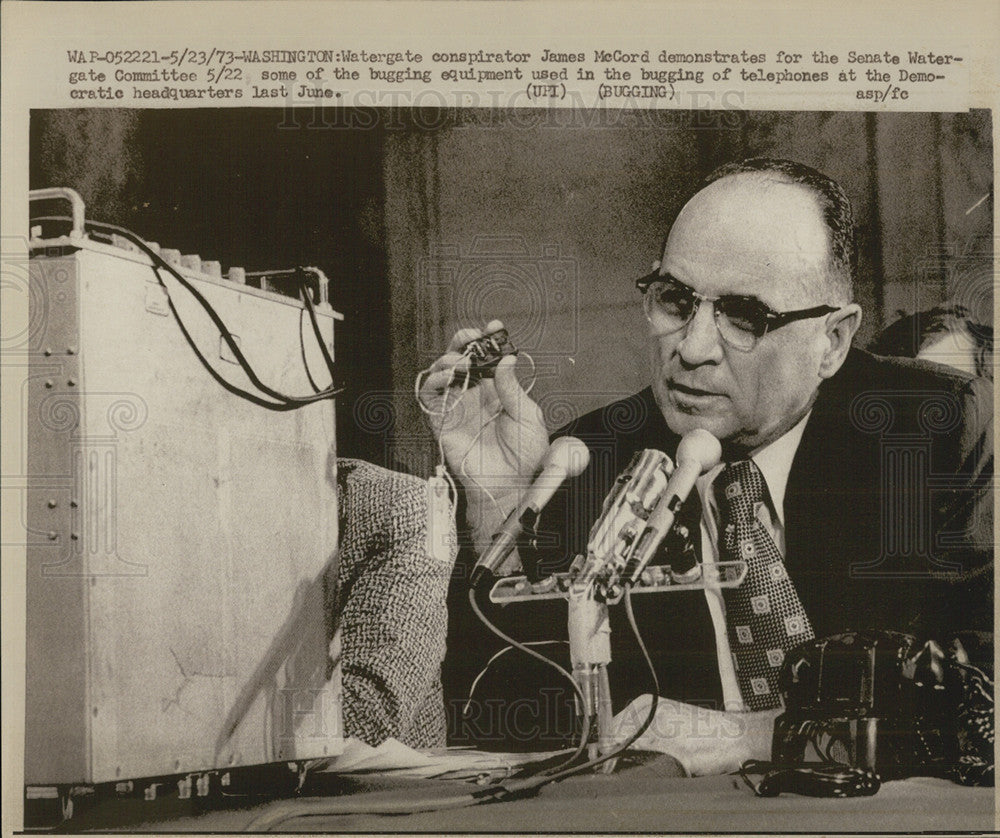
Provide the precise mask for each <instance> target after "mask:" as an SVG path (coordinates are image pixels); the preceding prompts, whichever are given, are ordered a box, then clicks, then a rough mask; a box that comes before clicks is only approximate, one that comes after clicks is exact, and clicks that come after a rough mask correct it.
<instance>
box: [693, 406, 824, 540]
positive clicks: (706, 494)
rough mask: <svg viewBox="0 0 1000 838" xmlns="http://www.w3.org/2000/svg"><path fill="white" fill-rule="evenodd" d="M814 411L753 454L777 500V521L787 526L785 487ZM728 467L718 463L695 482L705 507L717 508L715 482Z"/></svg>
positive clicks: (772, 498)
mask: <svg viewBox="0 0 1000 838" xmlns="http://www.w3.org/2000/svg"><path fill="white" fill-rule="evenodd" d="M811 415H812V411H809V413H807V414H806V415H805V416H803V417H802V418H801V419H800V420H799V421H798V422H797V423H796V424H795V425H794V426H793V427H792V428H791V429H790V430H788V431H786V432H785V433H784V435H782V436H780V437H778V439H776V440H775V441H774V442H772V443H771V444H770V445H768V446H766V447H765V448H762V449H761V450H760V451H758V452H757V453H756V454H754V455H753V457H751V458H750V459H752V460H753V461H754V462H755V463H756V464H757V468H759V469H760V473H761V474H762V475H763V477H764V482H765V484H766V485H767V491H768V493H769V494H770V496H771V502H772V503H773V504H774V514H775V516H776V517H777V523H778V525H779V526H781V527H784V526H785V489H786V488H787V486H788V475H789V473H790V472H791V470H792V460H794V459H795V452H796V451H798V449H799V442H801V440H802V433H803V432H804V431H805V429H806V423H807V422H808V421H809V417H810V416H811ZM724 467H725V463H721V462H720V463H718V464H717V465H716V466H715V467H714V468H712V469H710V470H709V471H707V472H706V473H705V474H703V475H701V477H699V478H698V480H697V482H696V483H695V485H696V486H697V487H698V494H699V495H700V496H701V502H702V506H703V507H704V508H705V509H713V510H717V506H716V503H715V493H714V492H713V491H712V484H713V483H715V478H716V477H718V476H719V472H721V471H722V469H723V468H724Z"/></svg>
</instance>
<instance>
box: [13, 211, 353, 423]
mask: <svg viewBox="0 0 1000 838" xmlns="http://www.w3.org/2000/svg"><path fill="white" fill-rule="evenodd" d="M31 220H32V221H59V222H72V219H71V218H69V217H67V216H40V217H36V218H33V219H31ZM85 225H86V226H87V227H88V228H90V229H91V230H95V231H98V232H101V231H109V232H113V233H116V234H118V235H120V236H122V237H123V238H125V239H127V240H128V241H130V242H132V243H133V244H134V245H136V246H137V247H138V248H139V249H140V250H141V251H142V252H143V253H145V254H146V256H148V257H149V259H150V260H151V261H152V263H153V265H152V267H153V273H154V275H155V276H156V278H157V281H158V282H159V283H160V285H161V287H162V288H163V289H164V291H166V293H167V302H168V305H169V306H170V310H171V311H172V312H173V314H174V318H175V319H176V320H177V323H178V325H179V326H180V328H181V332H182V334H183V335H184V337H185V340H186V341H187V342H188V344H189V345H190V346H191V348H192V350H193V351H194V352H195V355H196V356H197V357H198V359H199V360H200V361H201V363H202V365H203V366H205V368H206V369H207V370H208V371H209V373H210V374H211V375H212V377H213V378H214V379H215V380H216V381H217V382H219V383H220V384H221V385H222V386H223V387H224V388H225V389H226V390H228V391H229V392H231V393H233V394H235V395H238V396H241V397H242V398H245V399H247V400H248V401H250V402H252V403H253V404H256V405H259V406H261V407H265V408H267V409H269V410H278V411H282V410H295V409H297V408H299V407H302V406H305V405H307V404H312V403H314V402H318V401H322V400H325V399H329V398H332V397H333V396H335V395H337V394H338V393H340V392H342V388H336V387H334V386H333V385H331V386H330V387H327V388H326V389H324V390H321V391H319V392H317V393H313V394H311V395H308V396H288V395H285V394H284V393H281V392H279V391H277V390H274V389H272V388H271V387H269V386H268V385H266V384H265V383H264V382H263V381H261V379H260V378H259V377H258V375H257V374H256V372H255V371H254V369H253V367H252V366H251V364H250V362H249V361H248V360H247V358H246V356H245V355H244V354H243V352H242V350H241V349H240V347H239V345H238V344H237V343H236V341H234V340H233V337H232V335H231V334H230V332H229V330H228V328H227V327H226V324H225V322H223V320H222V318H221V317H219V315H218V313H217V312H216V311H215V309H214V308H213V307H212V305H211V303H209V302H208V300H206V299H205V298H204V296H202V294H201V292H199V291H198V289H197V288H195V287H194V286H193V285H192V284H191V283H190V282H188V280H187V279H186V278H185V277H184V276H182V275H181V274H180V273H179V272H178V271H176V270H175V269H174V267H173V266H172V265H170V264H169V263H168V262H167V261H166V260H164V259H163V258H162V257H161V256H160V255H159V254H158V253H156V252H155V251H154V250H153V249H152V248H150V247H149V245H147V244H146V242H145V241H143V240H142V239H141V238H140V237H139V236H137V235H136V234H135V233H133V232H132V231H131V230H128V229H126V228H124V227H119V226H118V225H115V224H106V223H104V222H98V221H86V222H85ZM158 269H163V270H166V271H167V272H168V273H170V274H171V275H172V276H173V277H174V278H175V279H176V280H177V281H178V282H179V283H180V284H181V285H182V287H184V289H185V290H186V291H188V293H190V294H191V295H192V296H193V297H194V298H195V300H196V301H197V302H198V303H199V304H200V305H201V307H202V308H203V309H204V310H205V312H206V313H207V314H208V316H209V318H210V319H211V320H212V322H213V323H214V324H215V326H216V328H217V329H218V330H219V334H220V335H221V337H222V339H223V340H224V341H225V342H226V345H227V346H228V347H229V349H230V351H231V352H232V353H233V356H234V357H235V358H236V361H237V363H238V364H239V366H240V368H241V369H242V370H243V372H244V373H245V374H246V376H247V378H248V379H250V382H251V383H252V384H253V385H254V386H255V387H257V389H259V390H261V391H262V392H263V393H264V394H265V395H268V396H270V397H271V398H273V399H275V400H276V401H275V402H270V401H267V400H266V399H262V398H261V397H260V396H259V395H257V394H254V393H250V392H249V391H246V390H244V389H242V388H241V387H238V386H237V385H235V384H232V383H231V382H229V381H226V379H225V378H224V377H223V376H221V375H220V374H219V373H218V372H217V371H215V369H214V367H212V366H211V364H210V363H209V362H208V361H207V359H206V358H205V356H204V355H203V354H202V353H201V352H200V350H198V348H197V346H196V345H195V343H194V340H193V339H192V337H191V335H190V333H189V332H188V330H187V329H186V328H185V327H184V324H183V322H182V320H181V318H180V314H179V313H178V311H177V309H176V307H175V306H174V303H173V300H172V299H171V297H170V289H169V288H168V287H167V285H166V283H165V282H164V281H163V277H162V276H161V275H160V273H159V270H158ZM300 270H301V269H300ZM300 281H301V277H300ZM305 297H306V307H307V309H308V310H309V314H310V320H311V322H312V326H313V331H314V333H315V336H316V339H317V342H318V343H319V344H320V347H321V348H322V350H323V356H324V360H325V361H326V363H327V366H328V369H329V371H330V376H331V378H332V377H333V376H334V368H333V359H332V357H331V356H330V354H329V352H328V351H327V349H326V345H325V342H324V340H323V336H322V332H321V330H320V328H319V323H318V321H317V319H316V315H315V311H314V310H313V308H312V301H311V300H309V299H308V297H309V295H308V294H306V295H305ZM300 334H301V329H300Z"/></svg>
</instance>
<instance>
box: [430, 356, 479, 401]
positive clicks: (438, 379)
mask: <svg viewBox="0 0 1000 838" xmlns="http://www.w3.org/2000/svg"><path fill="white" fill-rule="evenodd" d="M468 368H469V359H468V358H465V359H463V360H461V361H459V362H458V363H456V364H455V365H454V366H451V367H448V368H447V369H440V370H437V371H436V372H432V373H431V374H430V375H428V376H427V377H426V378H425V379H424V383H423V385H422V386H421V387H420V395H421V397H423V396H424V394H425V393H426V394H429V395H430V394H436V395H440V394H441V393H443V392H444V391H445V390H447V389H448V388H449V387H462V385H463V384H464V382H465V374H466V371H467V370H468Z"/></svg>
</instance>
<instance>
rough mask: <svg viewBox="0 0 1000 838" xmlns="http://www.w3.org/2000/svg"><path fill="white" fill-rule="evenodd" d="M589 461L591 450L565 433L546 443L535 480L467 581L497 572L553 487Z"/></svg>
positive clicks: (575, 473)
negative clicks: (547, 445) (539, 469)
mask: <svg viewBox="0 0 1000 838" xmlns="http://www.w3.org/2000/svg"><path fill="white" fill-rule="evenodd" d="M588 462H590V451H589V450H588V449H587V446H586V445H584V444H583V443H582V442H581V441H580V440H578V439H577V438H576V437H575V436H564V437H560V438H559V439H557V440H556V441H555V442H553V443H552V444H551V445H550V446H549V450H548V451H546V452H545V457H544V458H543V459H542V466H541V471H540V472H539V474H538V476H537V477H536V478H535V479H534V481H533V482H532V484H531V486H529V487H528V491H527V492H525V493H524V497H523V498H521V502H520V504H518V505H517V506H516V507H515V508H514V511H513V512H511V513H510V515H508V516H507V520H506V521H504V522H503V526H501V527H500V529H499V531H498V532H497V533H496V535H494V536H493V542H492V543H491V544H490V546H489V548H487V550H486V551H485V552H484V553H483V555H482V556H481V557H480V558H479V561H478V562H476V566H475V567H474V568H473V570H472V577H471V579H470V584H471V585H472V586H473V587H475V586H476V585H477V584H478V583H479V580H480V579H482V577H483V575H484V574H485V573H486V572H487V571H488V572H489V573H496V570H497V568H498V567H500V565H501V564H502V563H503V561H504V559H506V558H507V557H508V556H509V555H510V554H511V552H512V551H513V550H514V547H515V546H516V545H517V539H518V537H519V536H520V535H521V533H523V532H524V531H525V530H531V529H534V527H535V524H536V522H537V521H538V515H539V513H540V512H541V511H542V509H543V508H544V507H545V504H547V503H548V502H549V501H550V500H552V496H553V495H554V494H555V493H556V490H557V489H558V488H559V487H560V486H561V485H562V484H563V483H564V482H565V481H566V480H568V479H569V478H571V477H576V476H577V475H578V474H580V473H581V472H582V471H583V470H584V469H585V468H586V467H587V463H588Z"/></svg>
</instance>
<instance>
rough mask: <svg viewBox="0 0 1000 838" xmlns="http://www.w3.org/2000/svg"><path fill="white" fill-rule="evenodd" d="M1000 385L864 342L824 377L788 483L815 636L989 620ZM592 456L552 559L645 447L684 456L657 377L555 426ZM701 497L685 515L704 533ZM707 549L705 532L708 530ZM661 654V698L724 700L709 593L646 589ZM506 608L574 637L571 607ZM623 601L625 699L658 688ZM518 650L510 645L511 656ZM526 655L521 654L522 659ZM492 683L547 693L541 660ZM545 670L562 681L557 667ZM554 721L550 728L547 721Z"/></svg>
mask: <svg viewBox="0 0 1000 838" xmlns="http://www.w3.org/2000/svg"><path fill="white" fill-rule="evenodd" d="M992 411H993V398H992V388H991V387H990V385H989V383H988V382H986V381H984V380H981V379H972V378H970V377H969V376H966V375H963V374H960V373H957V372H952V371H951V370H949V369H946V368H945V367H942V366H939V365H936V364H930V363H926V362H918V361H909V360H902V359H889V358H880V357H877V356H873V355H870V354H868V353H866V352H863V351H860V350H852V351H851V352H850V353H849V355H848V357H847V360H846V361H845V363H844V366H843V367H842V368H841V370H840V371H839V372H838V373H837V374H836V375H835V376H834V377H833V378H831V379H830V380H828V381H826V382H824V383H823V385H822V386H821V388H820V391H819V394H818V396H817V399H816V403H815V405H814V407H813V410H812V414H811V416H810V418H809V421H808V422H807V424H806V427H805V431H804V433H803V435H802V440H801V443H800V445H799V448H798V450H797V452H796V455H795V458H794V460H793V463H792V468H791V472H790V474H789V479H788V485H787V489H786V494H785V510H784V512H785V541H786V567H787V570H788V573H789V575H790V577H791V578H792V580H793V581H794V583H795V585H796V587H797V589H798V592H799V596H800V598H801V600H802V603H803V605H804V607H805V609H806V612H807V613H808V614H809V617H810V620H811V621H812V624H813V628H814V630H815V632H816V635H817V636H818V637H822V636H825V635H829V634H833V633H836V632H840V631H843V630H846V629H852V628H887V629H896V630H905V631H910V632H914V633H917V634H924V635H929V636H936V637H941V636H942V635H943V634H944V633H946V632H948V631H955V630H958V629H967V628H988V629H992V622H993V600H992V592H993V583H992V560H993V521H992V510H993V500H992V474H993V441H992ZM567 434H570V435H573V436H576V437H578V438H580V439H581V440H583V441H584V442H585V443H586V444H587V446H588V447H589V448H590V450H591V462H590V465H589V466H588V468H587V469H586V470H585V471H584V472H583V474H581V475H580V476H579V477H578V478H576V479H575V480H573V481H570V483H569V484H568V485H567V486H566V487H565V489H564V490H563V491H561V492H560V493H559V494H558V495H557V496H556V498H555V499H554V500H553V501H552V502H551V503H550V504H549V506H548V507H547V509H546V510H545V511H544V513H543V516H542V524H541V530H542V538H541V539H540V541H541V542H542V544H543V546H542V549H541V550H540V552H539V554H538V556H537V559H538V560H539V561H540V563H541V565H542V569H543V570H554V569H561V568H563V567H564V566H565V565H566V563H567V562H568V561H571V560H572V557H573V556H574V555H575V554H576V553H580V552H585V550H586V539H587V533H588V531H589V528H590V525H591V523H592V522H593V521H594V520H595V518H596V517H597V515H598V514H599V511H600V508H601V504H602V503H603V500H604V497H605V495H606V494H607V492H608V490H609V489H610V487H611V486H612V484H613V482H614V480H615V478H616V477H617V475H618V474H619V473H620V472H621V471H622V470H623V469H624V468H625V466H626V465H627V464H628V462H629V460H630V458H631V456H632V454H633V453H634V452H635V451H637V450H640V449H643V448H657V449H660V450H662V451H665V452H667V453H668V454H670V455H671V456H673V454H674V452H675V451H676V448H677V443H678V441H679V438H678V436H677V435H676V434H674V433H673V432H672V431H670V429H669V428H668V427H667V425H666V422H665V421H664V419H663V415H662V413H661V412H660V410H659V408H658V406H657V405H656V402H655V400H654V398H653V395H652V391H651V390H650V389H646V390H643V391H642V392H640V393H637V394H636V395H634V396H631V397H629V398H627V399H624V400H622V401H619V402H616V403H614V404H611V405H608V406H607V407H605V408H603V409H600V410H597V411H593V412H591V413H588V414H586V415H584V416H582V417H580V418H579V419H577V420H575V421H574V422H572V423H570V424H569V425H568V426H567V427H565V428H563V429H562V430H560V431H559V432H557V434H556V436H561V435H567ZM699 507H700V504H699V502H698V500H697V497H696V493H692V498H691V499H689V502H688V503H686V504H685V506H684V508H683V509H682V511H681V513H680V517H681V519H686V520H687V522H688V523H689V529H690V530H691V532H693V533H698V532H699V529H698V523H697V522H698V520H699V517H700V508H699ZM695 546H696V549H698V550H699V551H700V537H696V538H695ZM633 603H634V605H635V611H636V618H637V622H638V625H639V628H640V631H641V633H642V636H643V639H644V640H645V642H646V644H647V645H648V646H649V647H650V651H651V653H652V655H653V658H654V660H655V663H656V668H657V675H658V679H659V690H660V694H661V695H664V696H667V697H670V698H675V699H678V700H681V701H687V702H692V703H697V704H702V705H707V706H719V705H720V703H721V698H722V693H721V684H720V680H719V675H718V668H717V665H716V650H715V640H714V631H713V627H712V623H711V619H710V617H709V613H708V609H707V605H706V603H705V597H704V594H703V593H701V592H678V593H666V594H662V593H661V594H645V595H636V596H634V597H633ZM506 611H507V613H506V614H503V613H501V614H498V615H496V616H497V618H498V619H499V620H501V622H503V623H504V625H505V627H507V628H508V629H509V630H510V632H512V633H513V634H514V635H515V636H516V637H518V638H523V637H528V638H530V639H548V638H565V637H566V622H565V614H566V608H565V605H563V604H561V603H555V604H554V603H539V604H538V605H537V606H536V605H535V604H531V605H511V606H508V607H507V609H506ZM622 611H623V609H622V608H621V607H617V608H613V609H612V612H611V624H612V638H613V662H612V664H611V666H610V668H609V673H610V676H611V680H612V694H613V699H614V704H615V708H616V710H617V709H619V708H620V707H621V706H623V705H624V704H626V703H627V702H628V701H629V700H631V699H632V698H634V697H635V696H637V695H640V694H642V693H644V692H650V691H651V690H652V686H651V682H650V679H649V675H648V674H647V668H646V667H645V665H644V664H643V662H642V658H641V657H640V655H639V653H638V652H637V647H636V645H635V642H634V640H633V639H632V633H631V631H630V629H629V628H628V624H627V622H626V621H625V619H624V618H623V615H622ZM508 657H513V656H512V655H511V656H508ZM522 661H523V659H522ZM522 661H518V664H517V666H518V670H517V671H514V672H506V673H505V672H503V671H499V672H497V673H496V674H495V676H494V681H495V682H498V683H494V682H492V681H491V682H487V684H485V685H484V695H485V694H486V693H487V691H488V690H489V689H491V688H492V689H495V690H499V691H501V692H503V691H504V690H505V689H506V690H508V691H509V692H508V695H518V694H520V695H525V694H531V693H532V692H534V693H535V694H537V692H538V690H539V689H540V687H539V686H538V685H537V684H536V683H531V682H532V681H533V680H534V679H535V678H538V677H539V673H538V672H537V671H536V669H535V668H534V667H533V666H529V665H527V664H524V663H523V662H522ZM545 680H546V681H547V682H548V681H550V680H551V679H548V678H546V679H545ZM549 727H551V725H549Z"/></svg>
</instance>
